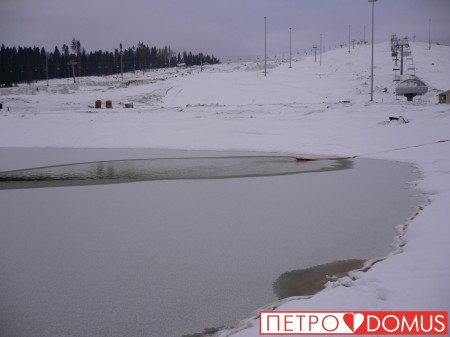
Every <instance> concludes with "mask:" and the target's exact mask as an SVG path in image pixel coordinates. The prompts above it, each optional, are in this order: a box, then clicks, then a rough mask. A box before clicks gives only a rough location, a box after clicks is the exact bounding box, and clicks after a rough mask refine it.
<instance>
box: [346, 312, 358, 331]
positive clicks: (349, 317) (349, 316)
mask: <svg viewBox="0 0 450 337" xmlns="http://www.w3.org/2000/svg"><path fill="white" fill-rule="evenodd" d="M354 320H355V317H354V315H353V314H344V322H345V324H347V326H348V327H349V328H350V330H352V331H355V330H353V326H354Z"/></svg>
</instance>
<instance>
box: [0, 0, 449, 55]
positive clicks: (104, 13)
mask: <svg viewBox="0 0 450 337" xmlns="http://www.w3.org/2000/svg"><path fill="white" fill-rule="evenodd" d="M371 9H372V6H371V4H370V3H369V2H368V1H367V0H221V1H218V0H121V1H118V0H0V44H5V46H9V47H12V46H38V47H45V48H46V49H47V50H50V51H53V49H54V47H55V46H58V48H60V49H61V46H62V45H63V44H68V45H70V42H71V40H72V38H73V37H75V38H76V39H77V40H80V42H81V45H82V46H83V47H84V48H85V49H86V51H87V52H89V51H93V50H97V49H102V50H109V51H113V50H114V48H118V46H119V43H120V42H122V44H123V46H124V47H125V48H128V47H132V46H133V45H137V43H138V42H139V41H142V42H144V43H145V44H148V45H150V46H157V47H164V46H165V45H169V46H171V47H172V49H173V50H175V51H177V52H178V51H183V50H187V51H193V52H200V51H202V52H205V53H208V54H214V55H216V56H218V57H219V58H221V59H222V61H225V60H226V59H227V58H232V59H235V58H237V57H242V58H243V59H247V58H248V57H250V56H252V57H255V56H256V55H263V54H264V16H267V43H268V52H269V54H278V55H281V54H283V53H289V28H292V50H293V52H294V53H297V52H300V53H303V52H304V51H305V49H308V50H309V49H310V48H311V47H312V45H314V44H319V36H320V33H322V34H323V46H324V48H326V49H328V48H329V47H334V46H335V45H336V44H340V43H345V42H347V41H348V26H349V25H351V37H352V39H353V38H354V39H356V40H362V39H363V38H364V27H365V31H366V40H368V41H370V34H371ZM429 19H431V39H432V41H433V42H439V43H442V44H447V45H450V0H379V1H378V2H376V3H375V42H381V41H388V40H389V39H390V36H391V34H393V33H396V34H397V36H399V37H404V36H409V37H412V36H413V35H415V36H416V40H417V41H424V42H428V27H429V24H428V23H429Z"/></svg>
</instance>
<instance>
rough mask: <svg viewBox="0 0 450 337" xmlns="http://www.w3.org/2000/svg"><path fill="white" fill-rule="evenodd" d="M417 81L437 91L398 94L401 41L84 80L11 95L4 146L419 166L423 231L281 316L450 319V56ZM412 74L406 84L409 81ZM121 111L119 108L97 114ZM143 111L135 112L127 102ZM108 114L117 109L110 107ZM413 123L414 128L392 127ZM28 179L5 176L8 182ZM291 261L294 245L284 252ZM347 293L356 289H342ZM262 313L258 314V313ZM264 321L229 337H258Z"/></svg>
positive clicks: (424, 64) (420, 55)
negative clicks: (448, 95) (380, 313)
mask: <svg viewBox="0 0 450 337" xmlns="http://www.w3.org/2000/svg"><path fill="white" fill-rule="evenodd" d="M411 50H412V56H413V60H414V65H415V74H416V75H417V76H418V77H419V78H420V79H421V80H423V81H424V82H425V83H426V84H427V85H428V87H429V91H428V93H427V94H425V95H424V96H423V97H419V96H418V97H416V98H415V100H414V102H406V99H405V98H404V97H397V96H395V94H394V92H395V82H394V81H393V79H394V72H393V70H392V67H393V64H394V63H393V60H392V58H391V55H390V45H389V43H382V44H377V45H375V77H374V86H375V88H374V102H369V98H370V77H369V76H370V46H368V45H366V46H355V49H352V50H351V52H350V53H348V50H347V49H345V48H342V49H335V50H330V51H328V52H326V53H324V54H323V55H322V65H320V63H319V56H317V62H314V56H311V55H308V56H302V57H299V58H298V59H294V60H293V62H292V68H289V62H288V61H287V62H270V63H269V64H268V74H267V76H264V74H263V71H264V64H262V63H259V64H256V63H233V64H222V65H214V66H206V67H204V70H203V72H200V68H199V67H195V68H174V69H163V70H157V71H149V72H146V73H145V74H144V75H143V74H142V73H141V72H140V73H138V72H136V74H132V73H127V74H125V80H124V82H121V81H120V78H119V77H117V76H116V77H112V76H111V77H104V78H79V79H78V83H76V84H74V83H71V82H72V79H65V80H54V81H50V85H49V86H48V87H47V86H46V83H45V82H41V83H34V84H31V85H20V86H19V87H17V88H1V89H0V103H3V110H1V111H0V146H1V147H121V148H126V147H137V148H176V149H211V150H252V151H253V150H257V151H266V152H285V153H298V154H314V155H333V156H335V155H339V156H356V155H358V156H362V157H368V158H381V159H391V160H396V161H404V162H410V163H412V164H414V165H415V166H416V167H417V168H418V170H419V171H420V172H421V174H422V179H421V180H420V181H418V182H417V188H418V189H419V190H421V191H422V192H424V193H426V195H427V197H428V198H429V201H430V203H429V204H428V205H427V206H426V207H424V209H423V210H421V211H420V212H419V213H418V215H417V216H416V217H415V218H414V219H412V220H411V222H410V223H409V225H408V228H407V231H406V233H403V234H402V237H401V240H402V242H404V247H403V248H402V249H400V250H398V251H395V252H393V253H392V254H391V255H390V256H389V257H388V258H386V259H385V260H384V261H382V262H380V263H378V264H376V265H375V266H373V267H372V269H370V270H369V271H368V272H365V273H363V272H360V273H357V274H356V275H355V276H356V279H355V280H350V279H348V278H346V279H344V280H340V281H337V282H334V283H330V284H329V286H328V287H327V288H326V289H325V290H324V291H322V292H320V293H319V294H317V295H315V296H313V297H311V298H297V299H290V300H289V301H285V302H284V303H280V304H279V309H282V310H316V309H317V310H388V309H389V310H446V311H448V310H449V309H450V292H449V291H448V287H447V280H448V279H449V278H450V268H449V267H448V261H447V259H448V256H449V253H450V248H449V245H448V242H447V240H448V238H449V237H450V226H449V220H448V219H449V218H450V210H449V207H448V205H449V204H450V106H449V105H440V104H437V101H438V99H437V94H438V93H439V92H441V91H444V90H448V89H450V78H449V74H450V47H447V46H435V45H433V46H432V48H431V50H428V44H422V43H411ZM407 77H408V75H404V78H407ZM96 100H102V101H103V103H104V102H105V101H106V100H111V101H112V104H113V108H112V109H105V108H103V109H95V108H94V102H95V101H96ZM126 103H133V105H134V108H133V109H125V108H124V104H126ZM103 107H104V105H103ZM399 116H402V117H403V118H404V120H405V121H407V122H408V123H402V120H399V121H396V120H394V121H389V117H399ZM13 168H20V167H18V166H17V164H15V163H5V162H2V163H1V164H0V169H1V170H8V169H13ZM280 249H282V247H280ZM342 285H345V287H344V286H342ZM255 309H257V308H255ZM258 328H259V325H258V319H257V317H256V315H255V317H253V318H249V319H248V320H243V321H242V322H241V324H240V326H238V327H237V328H236V329H235V330H230V331H224V332H221V333H219V335H220V336H228V335H231V334H232V335H233V336H240V337H243V336H255V337H256V336H258V335H259V331H258Z"/></svg>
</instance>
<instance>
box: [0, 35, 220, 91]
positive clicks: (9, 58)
mask: <svg viewBox="0 0 450 337" xmlns="http://www.w3.org/2000/svg"><path fill="white" fill-rule="evenodd" d="M201 63H203V64H215V63H219V60H218V59H217V58H215V57H214V56H210V55H203V54H201V53H200V54H192V52H186V51H185V52H183V53H178V54H176V53H175V52H174V51H173V50H172V49H171V48H170V47H168V46H165V47H164V48H157V47H149V46H148V45H145V44H144V43H142V42H139V43H138V45H137V47H135V46H133V47H131V48H128V49H122V44H120V47H119V48H116V49H115V50H114V52H110V51H102V50H98V51H94V52H89V53H87V52H86V51H85V49H84V48H83V47H82V46H81V43H80V41H79V40H76V39H75V38H74V39H72V42H71V43H70V45H66V44H64V45H63V46H62V48H61V50H60V49H59V48H58V47H55V49H54V50H53V51H52V52H48V51H46V50H45V48H38V47H17V48H16V47H5V46H4V45H3V44H2V46H1V50H0V86H1V87H11V86H14V85H17V84H18V83H31V82H34V81H39V80H45V79H47V78H48V79H54V78H68V77H74V76H76V77H79V76H102V75H112V74H118V73H121V72H122V71H123V72H130V71H142V72H145V70H147V69H157V68H165V67H175V66H177V65H180V64H183V65H185V66H193V65H200V64H201ZM73 72H74V73H75V74H73Z"/></svg>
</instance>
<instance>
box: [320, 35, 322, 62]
mask: <svg viewBox="0 0 450 337" xmlns="http://www.w3.org/2000/svg"><path fill="white" fill-rule="evenodd" d="M320 66H322V33H320Z"/></svg>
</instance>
